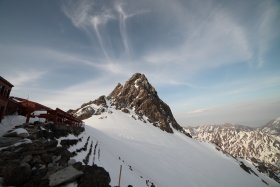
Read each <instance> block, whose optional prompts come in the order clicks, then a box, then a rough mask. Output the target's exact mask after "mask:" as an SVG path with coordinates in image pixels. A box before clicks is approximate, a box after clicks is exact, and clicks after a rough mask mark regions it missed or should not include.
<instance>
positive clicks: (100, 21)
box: [63, 0, 147, 62]
mask: <svg viewBox="0 0 280 187" xmlns="http://www.w3.org/2000/svg"><path fill="white" fill-rule="evenodd" d="M125 5H126V3H125V1H108V2H107V3H104V4H102V5H100V2H99V3H95V1H89V0H82V1H79V2H78V3H69V1H67V2H66V3H65V4H64V6H63V11H64V13H65V15H66V16H67V17H68V18H69V19H70V20H71V21H72V22H73V24H74V25H75V26H76V27H77V28H80V29H83V30H85V31H86V33H88V35H89V36H90V37H91V38H92V37H94V36H93V34H95V37H96V38H97V40H98V43H99V45H100V48H101V50H102V52H103V54H104V56H105V58H106V60H107V61H108V62H111V61H112V58H113V60H114V57H113V56H112V55H111V53H112V52H111V50H112V49H111V47H112V46H111V42H112V41H110V37H109V36H108V35H106V34H104V33H106V28H107V23H108V22H110V21H116V22H118V24H119V30H118V32H119V34H120V40H121V41H122V46H123V53H124V56H125V57H129V56H130V53H131V51H132V48H131V46H130V45H129V37H128V33H127V28H126V25H127V21H128V20H129V19H130V18H132V17H134V16H137V15H140V14H143V13H146V12H147V11H145V10H138V11H134V12H131V13H127V12H126V11H125V8H124V7H125ZM76 7H78V8H76Z"/></svg>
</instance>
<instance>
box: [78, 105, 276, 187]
mask: <svg viewBox="0 0 280 187" xmlns="http://www.w3.org/2000/svg"><path fill="white" fill-rule="evenodd" d="M132 115H133V116H137V115H136V114H135V113H134V112H133V111H132V110H130V113H129V114H127V113H124V112H121V111H119V110H115V109H114V108H112V107H110V108H109V109H108V110H107V111H106V112H104V113H102V114H101V115H93V116H92V117H91V118H89V119H87V120H84V122H85V124H86V125H85V128H86V130H85V132H84V134H83V136H84V140H83V141H85V140H86V139H87V138H88V137H90V140H89V143H88V145H87V146H88V149H87V150H90V146H91V145H93V146H92V153H91V155H90V157H89V164H92V163H93V162H94V163H95V164H97V165H98V166H102V167H104V168H105V169H106V170H107V171H108V172H109V174H110V177H111V185H112V186H117V185H118V176H119V170H120V165H122V177H121V186H124V187H126V186H128V185H133V186H134V187H141V186H143V187H144V186H151V185H152V183H153V184H154V185H155V186H156V187H186V186H188V187H212V186H213V187H231V186H232V187H237V186H238V187H259V186H260V187H261V186H262V187H263V186H267V184H265V183H264V182H263V181H262V180H264V181H266V182H267V183H268V184H269V186H279V184H278V183H276V182H275V181H274V180H272V179H270V178H268V177H267V176H266V175H264V174H262V173H259V172H258V171H257V170H255V168H253V166H252V165H250V163H248V162H244V163H245V164H246V165H247V166H250V167H252V169H253V170H254V171H255V172H256V174H257V175H258V176H259V177H258V176H256V175H254V174H249V173H247V172H246V171H244V170H243V169H241V167H240V166H239V162H238V161H237V160H235V159H233V158H232V157H230V156H227V155H225V154H223V153H222V152H220V151H217V150H216V148H215V147H214V146H213V145H212V144H208V143H204V142H199V141H196V140H194V139H191V138H189V137H187V136H185V135H183V134H182V133H179V132H177V131H176V130H174V132H175V133H174V134H170V133H166V132H164V131H161V130H160V129H159V128H157V127H154V126H153V125H152V124H148V122H147V123H144V122H143V121H140V120H135V119H134V118H133V117H132ZM82 144H83V143H81V145H82ZM85 155H86V153H81V154H80V155H77V156H76V157H75V159H76V160H79V161H82V159H83V158H84V157H85Z"/></svg>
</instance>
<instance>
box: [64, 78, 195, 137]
mask: <svg viewBox="0 0 280 187" xmlns="http://www.w3.org/2000/svg"><path fill="white" fill-rule="evenodd" d="M107 102H108V103H109V104H110V105H111V106H113V107H115V108H116V109H118V110H121V111H123V112H125V113H129V110H128V109H130V110H134V111H135V113H136V114H137V118H138V119H139V120H142V121H144V122H146V121H145V120H144V116H145V117H146V118H147V121H149V122H150V123H152V124H153V125H154V126H156V127H159V128H160V129H161V130H163V131H166V132H168V133H173V129H175V130H177V131H179V132H182V133H184V134H185V135H187V136H189V137H191V136H190V134H189V133H187V132H185V131H184V129H183V128H182V127H181V126H180V125H179V124H178V123H177V122H176V120H175V118H174V117H173V114H172V112H171V110H170V108H169V106H168V105H167V104H166V103H164V102H163V101H162V100H161V99H160V98H159V96H158V94H157V91H156V90H155V88H154V87H153V86H152V85H151V84H150V83H149V81H148V80H147V78H146V77H145V75H144V74H140V73H136V74H134V75H133V76H132V77H131V78H130V79H129V80H128V81H126V83H125V84H124V85H121V84H120V83H119V84H118V85H117V86H116V88H115V89H114V90H113V91H112V92H111V94H109V96H107V97H106V96H101V97H100V98H98V99H97V100H94V101H90V102H88V103H85V104H83V105H82V106H81V107H80V108H78V109H77V110H70V111H68V112H69V113H71V114H74V115H76V116H77V117H78V118H80V119H87V118H89V117H91V116H92V115H98V114H101V113H102V112H104V111H105V110H106V108H108V104H107ZM92 104H95V105H97V106H100V107H99V108H98V109H97V110H96V109H94V108H92V107H91V105H92Z"/></svg>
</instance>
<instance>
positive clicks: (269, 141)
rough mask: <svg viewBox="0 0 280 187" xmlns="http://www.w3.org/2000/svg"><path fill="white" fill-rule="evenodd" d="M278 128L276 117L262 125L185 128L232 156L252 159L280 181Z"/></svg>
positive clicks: (261, 168) (258, 166) (260, 167)
mask: <svg viewBox="0 0 280 187" xmlns="http://www.w3.org/2000/svg"><path fill="white" fill-rule="evenodd" d="M279 127H280V121H279V120H273V121H271V122H269V123H268V124H267V125H265V126H264V127H261V128H251V127H246V126H241V125H232V124H225V125H207V126H199V127H188V128H186V131H187V132H189V133H190V134H191V135H192V136H193V138H195V139H198V140H202V141H207V142H210V143H213V144H215V145H217V146H218V147H219V148H220V149H221V150H222V151H223V152H225V153H227V154H229V155H231V156H233V157H236V158H243V159H246V160H250V161H251V162H253V163H254V165H255V166H256V167H257V168H258V170H259V171H261V172H263V173H267V174H268V175H269V176H270V177H271V178H273V179H275V180H276V181H278V182H279V183H280V176H279V175H280V138H279V132H280V131H279Z"/></svg>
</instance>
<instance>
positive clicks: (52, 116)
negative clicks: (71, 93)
mask: <svg viewBox="0 0 280 187" xmlns="http://www.w3.org/2000/svg"><path fill="white" fill-rule="evenodd" d="M10 100H11V102H12V103H17V105H18V109H17V110H19V114H21V115H24V116H26V123H28V122H29V120H30V117H38V118H44V119H46V120H47V121H52V122H54V123H60V124H67V125H70V126H74V127H80V126H82V124H83V121H82V120H79V119H77V118H76V117H74V116H72V115H71V114H68V113H67V112H64V111H63V110H61V109H59V108H56V109H55V110H53V109H51V108H49V107H46V106H44V105H41V104H39V103H36V102H34V101H30V100H27V99H22V98H19V97H10ZM38 111H44V112H45V113H40V114H36V112H37V113H38Z"/></svg>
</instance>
